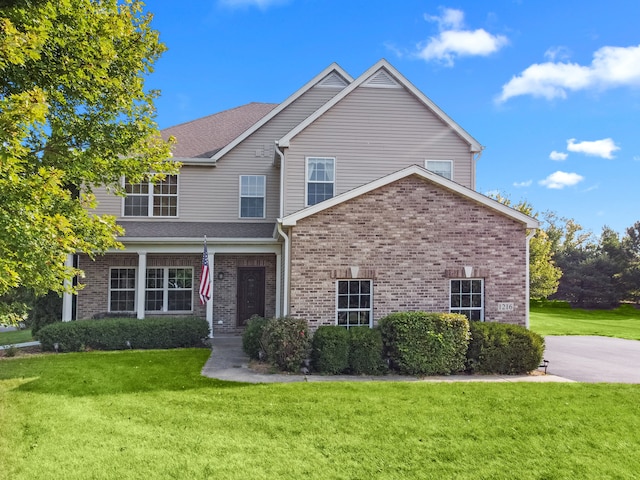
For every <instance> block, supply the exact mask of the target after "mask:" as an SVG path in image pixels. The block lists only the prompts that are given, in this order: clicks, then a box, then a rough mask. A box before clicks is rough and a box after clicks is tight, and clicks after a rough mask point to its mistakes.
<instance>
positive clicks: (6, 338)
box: [0, 329, 33, 345]
mask: <svg viewBox="0 0 640 480" xmlns="http://www.w3.org/2000/svg"><path fill="white" fill-rule="evenodd" d="M32 340H33V338H32V337H31V330H30V329H29V330H14V331H12V332H0V345H11V344H13V343H23V342H31V341H32Z"/></svg>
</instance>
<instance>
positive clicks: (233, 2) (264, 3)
mask: <svg viewBox="0 0 640 480" xmlns="http://www.w3.org/2000/svg"><path fill="white" fill-rule="evenodd" d="M287 2H288V0H219V3H220V5H222V6H223V7H229V8H244V7H257V8H259V9H260V10H266V9H267V8H269V7H275V6H278V5H284V4H285V3H287Z"/></svg>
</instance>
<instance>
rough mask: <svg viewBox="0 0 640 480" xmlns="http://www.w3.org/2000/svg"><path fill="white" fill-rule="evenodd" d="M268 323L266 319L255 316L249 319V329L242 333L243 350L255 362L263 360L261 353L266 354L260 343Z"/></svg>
mask: <svg viewBox="0 0 640 480" xmlns="http://www.w3.org/2000/svg"><path fill="white" fill-rule="evenodd" d="M267 322H268V320H267V319H266V318H262V317H260V316H258V315H254V316H253V317H251V318H250V319H249V321H248V322H247V327H246V328H245V329H244V332H242V350H244V353H246V354H247V355H248V356H249V358H251V359H253V360H261V358H260V352H264V349H263V348H262V344H261V343H260V342H261V341H262V332H263V331H264V327H265V325H266V324H267Z"/></svg>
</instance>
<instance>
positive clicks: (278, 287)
mask: <svg viewBox="0 0 640 480" xmlns="http://www.w3.org/2000/svg"><path fill="white" fill-rule="evenodd" d="M281 316H282V255H281V254H279V253H276V318H280V317H281Z"/></svg>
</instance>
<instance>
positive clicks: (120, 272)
mask: <svg viewBox="0 0 640 480" xmlns="http://www.w3.org/2000/svg"><path fill="white" fill-rule="evenodd" d="M135 309H136V269H135V268H112V269H111V270H110V272H109V311H110V312H133V311H135Z"/></svg>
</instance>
